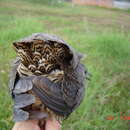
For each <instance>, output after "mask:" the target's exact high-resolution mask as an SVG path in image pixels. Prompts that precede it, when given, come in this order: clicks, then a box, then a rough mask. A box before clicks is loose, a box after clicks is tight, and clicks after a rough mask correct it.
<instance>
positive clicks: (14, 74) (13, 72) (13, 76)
mask: <svg viewBox="0 0 130 130" xmlns="http://www.w3.org/2000/svg"><path fill="white" fill-rule="evenodd" d="M19 64H20V59H19V58H16V60H15V61H14V64H13V65H12V70H11V72H10V76H9V77H10V80H9V89H10V92H11V95H12V96H13V93H12V91H13V89H14V88H15V84H16V82H17V81H18V80H19V76H18V73H17V68H18V66H19Z"/></svg>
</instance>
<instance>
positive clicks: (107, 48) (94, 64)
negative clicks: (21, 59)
mask: <svg viewBox="0 0 130 130" xmlns="http://www.w3.org/2000/svg"><path fill="white" fill-rule="evenodd" d="M39 2H40V0H38V1H37V2H35V1H34V0H27V1H25V0H23V1H22V0H18V1H15V0H5V1H3V0H0V90H1V91H0V130H10V129H11V127H12V126H13V122H12V101H11V97H10V95H9V90H8V79H9V78H8V74H9V70H10V68H11V61H12V60H13V59H14V58H15V55H16V54H15V52H14V50H13V49H12V42H13V41H15V40H17V39H20V38H23V37H25V36H27V35H30V34H32V33H35V32H44V33H51V34H56V35H58V36H61V37H62V38H63V39H64V40H66V41H67V42H68V43H69V44H70V45H71V46H72V47H74V48H75V49H76V50H77V51H80V52H81V53H84V54H86V55H87V58H85V59H84V60H83V61H82V62H83V63H84V64H85V65H86V66H87V68H88V70H89V71H90V72H91V73H92V75H93V76H92V78H91V81H89V82H88V88H87V89H86V95H85V98H84V101H83V103H82V104H81V106H80V107H79V108H78V109H77V110H76V111H75V112H74V113H73V114H72V115H71V116H70V117H69V118H68V119H67V120H66V121H64V122H63V130H128V129H129V127H130V126H129V123H130V122H128V121H127V120H121V119H120V113H121V112H122V113H124V115H126V116H130V111H129V110H130V102H129V100H130V60H129V59H130V42H129V41H130V25H129V21H130V15H129V12H128V11H121V10H113V9H112V10H111V9H105V8H98V7H91V6H87V7H81V6H74V7H71V4H68V3H62V4H58V3H57V4H58V5H57V4H54V6H52V5H53V4H51V5H50V3H45V4H44V2H42V3H39ZM86 84H87V83H86ZM86 86H87V85H86ZM107 116H114V117H116V118H115V119H114V120H106V117H107Z"/></svg>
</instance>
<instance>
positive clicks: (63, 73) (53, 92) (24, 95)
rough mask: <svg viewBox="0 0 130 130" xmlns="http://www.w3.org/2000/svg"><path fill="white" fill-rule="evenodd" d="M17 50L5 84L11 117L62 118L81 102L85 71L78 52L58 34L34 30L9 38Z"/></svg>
mask: <svg viewBox="0 0 130 130" xmlns="http://www.w3.org/2000/svg"><path fill="white" fill-rule="evenodd" d="M13 47H14V49H15V51H16V53H17V57H16V60H15V62H14V64H13V66H12V70H11V74H10V82H9V88H10V91H11V95H12V98H13V100H14V121H16V122H17V121H22V120H29V119H39V124H40V125H43V124H44V121H45V119H46V118H56V119H57V120H59V121H62V120H63V119H66V118H68V117H69V115H70V114H71V113H72V112H73V111H74V110H75V109H76V108H77V107H78V106H79V105H80V104H81V102H82V100H83V97H84V94H85V80H86V78H87V76H88V71H87V70H86V68H85V66H84V65H83V64H82V63H80V60H81V58H82V56H81V55H80V54H79V53H78V52H76V51H74V49H73V48H72V47H71V46H70V45H69V44H68V43H66V42H65V41H64V40H62V39H61V38H59V37H57V36H55V35H50V34H44V33H35V34H32V35H30V36H28V37H25V38H23V39H21V40H19V41H15V42H13Z"/></svg>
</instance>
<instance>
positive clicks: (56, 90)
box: [32, 76, 72, 117]
mask: <svg viewBox="0 0 130 130" xmlns="http://www.w3.org/2000/svg"><path fill="white" fill-rule="evenodd" d="M61 88H62V85H61V82H57V83H54V82H52V81H50V80H49V79H47V78H45V77H43V76H38V77H36V78H34V80H33V88H32V90H33V92H34V93H35V94H36V95H37V96H38V97H39V98H40V99H41V101H42V102H43V104H44V105H45V106H47V107H48V108H49V109H51V110H52V111H53V112H54V113H56V114H58V115H61V116H64V117H67V116H69V114H70V113H71V112H72V107H70V106H68V104H67V103H66V102H65V101H64V98H63V94H62V93H61Z"/></svg>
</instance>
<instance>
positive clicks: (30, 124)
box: [12, 119, 61, 130]
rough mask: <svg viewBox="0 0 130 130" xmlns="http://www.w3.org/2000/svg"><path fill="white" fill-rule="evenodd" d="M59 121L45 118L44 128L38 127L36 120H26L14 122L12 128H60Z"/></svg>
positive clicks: (27, 129)
mask: <svg viewBox="0 0 130 130" xmlns="http://www.w3.org/2000/svg"><path fill="white" fill-rule="evenodd" d="M60 127H61V125H60V123H59V122H58V121H57V120H55V119H53V120H52V119H47V120H46V123H45V129H44V128H40V127H39V125H38V120H28V121H22V122H17V123H15V125H14V127H13V129H12V130H60Z"/></svg>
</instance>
